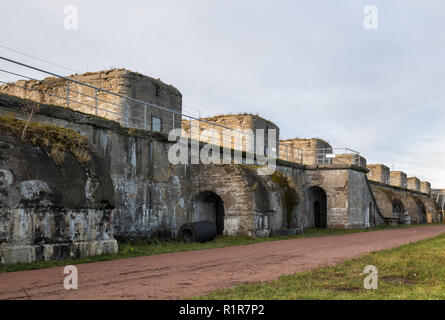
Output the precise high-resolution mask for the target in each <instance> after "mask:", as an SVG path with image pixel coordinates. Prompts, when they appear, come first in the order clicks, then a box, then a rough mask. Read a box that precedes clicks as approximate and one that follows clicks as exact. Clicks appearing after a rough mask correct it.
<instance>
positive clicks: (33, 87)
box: [0, 69, 182, 133]
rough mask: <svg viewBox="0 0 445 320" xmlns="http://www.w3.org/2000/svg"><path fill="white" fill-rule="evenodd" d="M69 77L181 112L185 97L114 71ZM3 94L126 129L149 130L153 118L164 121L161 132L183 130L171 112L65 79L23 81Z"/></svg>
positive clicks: (170, 88)
mask: <svg viewBox="0 0 445 320" xmlns="http://www.w3.org/2000/svg"><path fill="white" fill-rule="evenodd" d="M68 78H70V79H73V80H76V81H79V82H83V83H86V84H89V85H92V86H94V87H97V88H100V89H104V90H107V91H110V92H112V93H116V94H119V95H122V96H127V97H131V98H134V99H138V100H142V101H144V102H148V103H152V104H154V105H156V106H161V107H163V108H166V109H168V110H173V111H176V112H179V113H181V112H182V95H181V93H180V92H179V91H178V90H177V89H176V88H174V87H173V86H170V85H167V84H165V83H163V82H161V81H160V80H156V79H153V78H151V77H148V76H144V75H142V74H139V73H136V72H132V71H129V70H125V69H112V70H107V71H99V72H88V73H84V74H76V75H72V76H70V77H68ZM0 92H1V93H5V94H9V95H13V96H17V97H21V98H26V99H29V100H33V101H37V102H42V103H46V104H54V105H58V106H63V107H66V106H68V107H69V108H71V109H73V110H77V111H81V112H84V113H87V114H96V115H98V116H100V117H104V118H106V119H110V120H114V121H117V122H119V123H121V124H122V125H123V126H125V127H132V128H139V129H144V128H146V129H148V130H150V129H152V126H151V124H152V117H156V118H159V119H161V120H162V123H161V132H164V133H168V132H169V131H170V130H171V129H172V127H173V125H174V127H175V128H180V127H181V119H180V118H179V117H176V119H173V114H172V113H171V112H169V111H164V110H161V109H159V108H153V107H147V108H146V107H145V106H144V105H142V104H140V103H136V102H132V101H129V100H127V99H123V98H121V97H119V96H115V95H112V94H109V93H106V92H102V91H96V90H95V89H94V88H91V87H88V86H85V85H81V84H78V83H74V82H70V83H69V87H68V88H67V83H66V80H64V79H61V78H55V77H49V78H46V79H44V80H42V81H36V80H29V81H27V80H20V81H17V82H16V83H15V84H7V85H2V86H0ZM96 95H97V99H96ZM67 96H68V101H69V104H68V105H67ZM96 102H97V104H96ZM96 106H97V108H96Z"/></svg>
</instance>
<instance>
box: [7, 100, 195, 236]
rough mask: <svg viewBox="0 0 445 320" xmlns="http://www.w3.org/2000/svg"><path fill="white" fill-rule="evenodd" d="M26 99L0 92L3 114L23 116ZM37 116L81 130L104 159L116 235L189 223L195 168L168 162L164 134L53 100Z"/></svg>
mask: <svg viewBox="0 0 445 320" xmlns="http://www.w3.org/2000/svg"><path fill="white" fill-rule="evenodd" d="M21 103H22V101H21V100H20V99H17V98H13V97H10V96H4V95H0V114H7V115H10V116H15V115H17V116H19V117H20V116H21V114H20V112H19V110H20V108H21ZM2 107H6V108H8V109H2ZM34 120H35V121H37V122H41V123H48V124H53V125H56V126H59V127H62V128H70V129H73V130H75V131H76V132H79V133H80V134H82V135H84V136H86V137H87V138H88V140H89V141H90V143H91V144H92V145H93V147H94V148H95V150H97V153H98V154H99V155H100V156H101V157H102V158H103V161H104V167H106V168H109V171H110V175H111V179H112V182H113V183H112V186H113V189H114V204H115V210H114V229H115V235H116V236H119V237H158V236H160V237H162V236H165V237H175V236H176V235H177V231H178V228H179V227H180V226H181V225H182V224H183V223H186V222H188V220H187V218H188V216H187V212H188V211H189V210H190V208H191V202H190V199H189V197H190V195H191V191H190V183H189V182H190V170H189V167H188V166H184V165H178V166H174V165H171V164H170V163H169V161H168V158H167V157H168V154H167V150H168V149H169V147H170V145H171V142H168V141H167V140H166V136H165V135H162V134H159V133H152V132H146V131H138V130H132V129H126V128H122V127H121V126H119V125H118V124H117V123H116V122H112V121H109V120H104V119H101V118H97V117H94V116H90V115H86V114H81V113H77V112H73V111H71V110H69V109H66V108H58V107H55V106H48V105H43V106H42V108H41V110H40V112H39V114H38V115H36V116H35V117H34Z"/></svg>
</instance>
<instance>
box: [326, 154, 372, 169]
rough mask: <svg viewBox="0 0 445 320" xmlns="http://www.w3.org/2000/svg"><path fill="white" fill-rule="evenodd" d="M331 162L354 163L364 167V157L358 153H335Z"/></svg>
mask: <svg viewBox="0 0 445 320" xmlns="http://www.w3.org/2000/svg"><path fill="white" fill-rule="evenodd" d="M332 164H346V165H356V166H359V167H362V168H366V159H365V158H364V157H362V156H361V155H359V154H352V153H343V154H336V155H335V158H332Z"/></svg>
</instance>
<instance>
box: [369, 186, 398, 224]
mask: <svg viewBox="0 0 445 320" xmlns="http://www.w3.org/2000/svg"><path fill="white" fill-rule="evenodd" d="M371 189H372V193H373V194H374V199H375V201H376V204H377V206H378V208H379V210H380V213H381V214H382V215H383V216H384V217H385V218H392V217H393V215H392V201H391V198H390V196H388V194H387V193H385V192H384V190H382V188H380V187H378V186H376V185H374V184H371Z"/></svg>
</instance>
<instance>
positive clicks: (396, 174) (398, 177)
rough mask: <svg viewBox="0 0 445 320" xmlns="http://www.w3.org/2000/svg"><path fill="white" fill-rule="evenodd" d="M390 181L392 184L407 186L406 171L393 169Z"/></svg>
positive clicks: (401, 186)
mask: <svg viewBox="0 0 445 320" xmlns="http://www.w3.org/2000/svg"><path fill="white" fill-rule="evenodd" d="M389 182H390V184H391V185H392V186H396V187H400V188H406V186H407V185H406V173H405V172H402V171H391V172H390V178H389Z"/></svg>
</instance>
